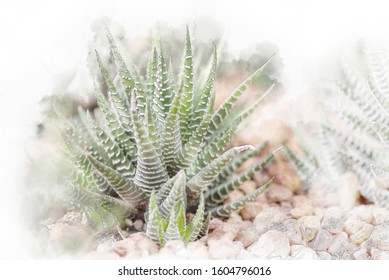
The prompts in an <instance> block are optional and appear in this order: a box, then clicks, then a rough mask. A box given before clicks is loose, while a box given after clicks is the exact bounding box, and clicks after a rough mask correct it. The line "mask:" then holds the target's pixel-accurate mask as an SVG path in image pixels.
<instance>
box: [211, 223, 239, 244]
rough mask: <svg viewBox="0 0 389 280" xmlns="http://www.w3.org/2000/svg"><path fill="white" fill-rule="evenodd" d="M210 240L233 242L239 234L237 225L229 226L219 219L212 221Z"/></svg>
mask: <svg viewBox="0 0 389 280" xmlns="http://www.w3.org/2000/svg"><path fill="white" fill-rule="evenodd" d="M209 229H210V233H209V234H208V239H220V238H227V239H230V240H233V239H234V238H235V237H236V235H237V234H238V232H239V226H238V225H237V224H229V223H226V222H223V221H221V220H219V219H212V220H211V222H210V223H209Z"/></svg>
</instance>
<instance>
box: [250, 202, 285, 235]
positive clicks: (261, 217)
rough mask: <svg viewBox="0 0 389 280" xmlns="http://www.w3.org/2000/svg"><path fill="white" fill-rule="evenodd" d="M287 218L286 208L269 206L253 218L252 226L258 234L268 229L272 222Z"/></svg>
mask: <svg viewBox="0 0 389 280" xmlns="http://www.w3.org/2000/svg"><path fill="white" fill-rule="evenodd" d="M288 218H289V215H288V212H287V210H286V209H284V208H281V207H269V208H265V209H263V210H262V211H261V212H260V213H259V214H258V215H257V216H256V217H255V220H254V226H255V227H256V228H257V230H258V231H259V234H260V235H261V234H263V233H265V232H266V231H268V230H269V229H270V228H271V226H272V224H273V223H276V222H283V221H285V220H287V219H288Z"/></svg>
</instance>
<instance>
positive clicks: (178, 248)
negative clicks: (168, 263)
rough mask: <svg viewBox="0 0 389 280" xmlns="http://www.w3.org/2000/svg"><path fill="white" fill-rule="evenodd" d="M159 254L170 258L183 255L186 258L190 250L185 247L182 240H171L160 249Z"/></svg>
mask: <svg viewBox="0 0 389 280" xmlns="http://www.w3.org/2000/svg"><path fill="white" fill-rule="evenodd" d="M158 254H159V255H160V256H164V257H169V258H174V257H181V258H184V259H185V258H187V257H188V256H189V253H188V250H187V248H186V247H185V244H184V242H183V241H182V240H169V241H168V242H166V243H165V245H164V246H163V247H162V248H161V249H160V250H159V253H158Z"/></svg>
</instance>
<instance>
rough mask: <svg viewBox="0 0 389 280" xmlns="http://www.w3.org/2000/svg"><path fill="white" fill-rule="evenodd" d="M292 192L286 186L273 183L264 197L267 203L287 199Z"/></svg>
mask: <svg viewBox="0 0 389 280" xmlns="http://www.w3.org/2000/svg"><path fill="white" fill-rule="evenodd" d="M292 195H293V193H292V191H291V190H289V189H288V188H286V187H284V186H281V185H277V184H273V185H272V186H271V188H269V190H268V191H267V192H266V198H267V201H268V202H269V203H271V202H280V201H288V200H290V198H291V197H292Z"/></svg>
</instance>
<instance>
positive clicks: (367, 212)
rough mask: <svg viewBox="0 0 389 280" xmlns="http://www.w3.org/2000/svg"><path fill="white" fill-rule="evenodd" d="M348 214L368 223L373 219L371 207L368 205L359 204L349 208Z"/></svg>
mask: <svg viewBox="0 0 389 280" xmlns="http://www.w3.org/2000/svg"><path fill="white" fill-rule="evenodd" d="M349 215H350V216H354V217H358V218H359V219H360V220H362V221H364V222H365V223H368V224H370V223H371V222H372V220H373V208H372V207H371V206H370V205H359V206H356V207H354V208H353V209H351V210H350V213H349Z"/></svg>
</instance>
